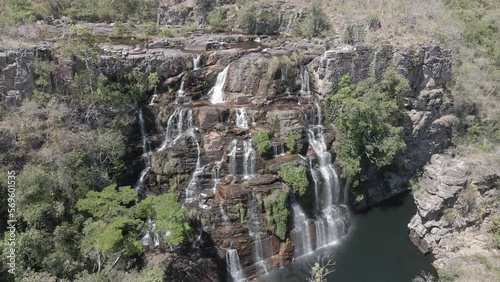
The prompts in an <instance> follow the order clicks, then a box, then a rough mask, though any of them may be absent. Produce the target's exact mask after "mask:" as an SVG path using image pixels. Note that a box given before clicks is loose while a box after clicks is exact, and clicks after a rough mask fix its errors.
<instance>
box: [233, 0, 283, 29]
mask: <svg viewBox="0 0 500 282" xmlns="http://www.w3.org/2000/svg"><path fill="white" fill-rule="evenodd" d="M236 24H237V25H238V27H240V28H241V29H243V31H245V32H246V33H250V34H254V33H266V34H268V33H271V32H270V30H273V29H274V28H273V27H275V26H276V25H278V18H277V17H276V16H275V15H274V14H273V13H271V12H269V11H267V10H266V9H265V8H262V7H261V6H260V5H258V4H256V3H248V2H247V3H245V4H244V6H243V7H242V8H241V11H240V12H239V13H238V17H237V19H236Z"/></svg>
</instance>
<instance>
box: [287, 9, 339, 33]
mask: <svg viewBox="0 0 500 282" xmlns="http://www.w3.org/2000/svg"><path fill="white" fill-rule="evenodd" d="M294 32H295V34H297V35H298V36H301V37H306V38H312V37H323V36H326V35H327V33H334V31H333V27H332V24H331V22H330V19H329V18H328V16H327V15H326V13H325V12H324V11H323V3H322V1H321V0H314V1H313V2H312V6H311V8H310V9H308V10H307V14H306V17H305V19H304V20H303V21H298V22H295V26H294Z"/></svg>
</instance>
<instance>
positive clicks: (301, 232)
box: [291, 192, 313, 257]
mask: <svg viewBox="0 0 500 282" xmlns="http://www.w3.org/2000/svg"><path fill="white" fill-rule="evenodd" d="M291 196H292V212H293V227H294V229H295V238H294V244H295V246H296V248H295V257H299V256H301V255H304V254H307V253H310V252H312V251H313V248H312V240H311V230H310V227H309V221H308V220H307V217H306V215H305V213H304V211H303V210H302V208H301V207H300V205H299V203H297V201H296V200H295V197H294V195H293V192H292V193H291Z"/></svg>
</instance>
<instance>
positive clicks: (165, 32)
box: [160, 27, 174, 37]
mask: <svg viewBox="0 0 500 282" xmlns="http://www.w3.org/2000/svg"><path fill="white" fill-rule="evenodd" d="M160 35H161V36H165V37H174V33H173V32H172V30H171V29H170V28H168V27H164V28H162V29H161V30H160Z"/></svg>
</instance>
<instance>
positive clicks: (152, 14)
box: [0, 0, 159, 24]
mask: <svg viewBox="0 0 500 282" xmlns="http://www.w3.org/2000/svg"><path fill="white" fill-rule="evenodd" d="M158 4H159V2H158V0H123V1H114V0H99V1H96V0H84V1H66V0H57V1H51V0H37V1H20V0H15V1H10V0H2V1H0V8H1V9H0V11H1V12H0V19H2V20H0V21H1V22H0V24H22V23H28V22H33V21H35V20H41V19H44V18H47V17H54V18H60V17H62V16H68V17H70V18H71V19H73V20H83V21H91V22H113V21H120V22H127V21H134V22H151V21H155V20H156V14H157V12H158V11H157V9H158Z"/></svg>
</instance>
